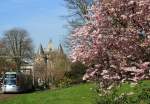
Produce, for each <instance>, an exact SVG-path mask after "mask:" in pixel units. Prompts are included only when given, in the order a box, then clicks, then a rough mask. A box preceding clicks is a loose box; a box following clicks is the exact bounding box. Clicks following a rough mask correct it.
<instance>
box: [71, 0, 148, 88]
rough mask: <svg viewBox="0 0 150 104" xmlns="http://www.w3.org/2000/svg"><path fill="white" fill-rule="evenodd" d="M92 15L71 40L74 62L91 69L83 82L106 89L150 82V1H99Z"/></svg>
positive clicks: (92, 8)
mask: <svg viewBox="0 0 150 104" xmlns="http://www.w3.org/2000/svg"><path fill="white" fill-rule="evenodd" d="M88 13H89V15H86V17H88V18H89V20H88V21H87V23H86V24H84V25H83V26H79V27H77V28H75V29H73V31H72V33H71V35H70V38H69V39H70V46H71V55H70V56H71V59H72V60H73V61H81V62H83V63H84V64H85V65H87V66H88V69H87V73H86V74H85V76H84V77H83V79H84V80H85V79H90V80H92V79H93V80H97V81H99V83H101V84H100V85H101V86H103V87H104V88H108V87H109V86H111V85H112V84H115V83H122V82H124V81H135V82H137V81H139V80H143V79H148V78H149V77H150V76H149V73H148V72H149V64H150V58H149V57H148V56H150V53H149V51H150V49H149V47H150V38H149V37H150V0H97V1H95V3H94V4H93V5H92V7H91V9H89V12H88Z"/></svg>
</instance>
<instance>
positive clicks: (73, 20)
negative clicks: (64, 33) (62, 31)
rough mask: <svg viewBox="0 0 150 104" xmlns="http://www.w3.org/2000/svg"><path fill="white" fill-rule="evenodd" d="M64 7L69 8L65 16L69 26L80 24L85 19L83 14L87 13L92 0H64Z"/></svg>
mask: <svg viewBox="0 0 150 104" xmlns="http://www.w3.org/2000/svg"><path fill="white" fill-rule="evenodd" d="M64 1H65V3H66V7H67V9H68V10H69V15H68V16H67V17H68V18H67V19H68V22H69V24H70V26H71V27H76V26H78V25H82V24H84V23H85V22H86V21H87V18H86V17H85V15H87V14H88V7H90V6H91V4H92V3H93V1H94V0H64Z"/></svg>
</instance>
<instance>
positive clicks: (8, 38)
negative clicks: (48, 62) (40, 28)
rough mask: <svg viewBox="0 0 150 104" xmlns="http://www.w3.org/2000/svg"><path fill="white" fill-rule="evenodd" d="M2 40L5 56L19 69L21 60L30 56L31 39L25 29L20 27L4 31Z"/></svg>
mask: <svg viewBox="0 0 150 104" xmlns="http://www.w3.org/2000/svg"><path fill="white" fill-rule="evenodd" d="M2 40H3V44H4V45H5V47H6V50H7V56H8V57H9V58H11V59H12V60H13V61H14V62H15V64H16V68H17V69H20V66H21V65H22V63H23V62H25V61H27V60H29V59H31V58H32V55H33V45H32V40H31V38H30V37H29V35H28V32H27V31H26V30H24V29H20V28H13V29H11V30H8V31H6V32H5V33H4V36H3V39H2Z"/></svg>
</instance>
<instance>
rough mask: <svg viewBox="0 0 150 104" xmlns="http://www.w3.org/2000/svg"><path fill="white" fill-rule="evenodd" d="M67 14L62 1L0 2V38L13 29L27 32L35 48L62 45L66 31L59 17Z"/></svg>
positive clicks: (20, 0)
mask: <svg viewBox="0 0 150 104" xmlns="http://www.w3.org/2000/svg"><path fill="white" fill-rule="evenodd" d="M66 14H67V10H66V8H65V6H64V1H63V0H0V37H2V34H3V33H4V31H6V30H9V29H12V28H14V27H20V28H23V29H25V30H27V31H28V32H29V34H30V37H31V38H32V39H33V43H34V45H35V46H36V48H37V47H38V46H39V44H40V43H42V44H43V45H44V46H46V44H47V42H48V41H49V40H50V39H52V40H53V43H54V46H57V45H58V44H59V43H62V42H63V40H64V37H65V35H67V30H66V29H65V28H64V25H65V24H66V21H65V19H64V18H62V17H61V16H64V15H66Z"/></svg>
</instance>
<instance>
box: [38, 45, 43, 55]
mask: <svg viewBox="0 0 150 104" xmlns="http://www.w3.org/2000/svg"><path fill="white" fill-rule="evenodd" d="M38 54H39V55H43V54H44V49H43V46H42V44H40V47H39V49H38Z"/></svg>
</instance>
